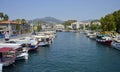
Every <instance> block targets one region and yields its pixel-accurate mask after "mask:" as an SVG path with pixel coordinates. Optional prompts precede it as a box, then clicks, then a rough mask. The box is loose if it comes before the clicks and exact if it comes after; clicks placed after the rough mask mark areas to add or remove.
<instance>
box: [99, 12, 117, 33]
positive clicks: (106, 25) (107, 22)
mask: <svg viewBox="0 0 120 72" xmlns="http://www.w3.org/2000/svg"><path fill="white" fill-rule="evenodd" d="M100 21H101V27H102V29H103V31H115V30H116V25H115V22H114V16H113V15H112V14H108V15H106V16H105V17H104V18H103V17H102V18H101V20H100Z"/></svg>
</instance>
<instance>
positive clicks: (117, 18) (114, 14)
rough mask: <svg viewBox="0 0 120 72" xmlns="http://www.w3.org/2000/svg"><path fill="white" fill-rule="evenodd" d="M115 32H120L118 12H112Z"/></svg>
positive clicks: (119, 13) (119, 14)
mask: <svg viewBox="0 0 120 72" xmlns="http://www.w3.org/2000/svg"><path fill="white" fill-rule="evenodd" d="M113 16H114V22H115V25H116V31H117V32H120V10H118V11H115V12H113Z"/></svg>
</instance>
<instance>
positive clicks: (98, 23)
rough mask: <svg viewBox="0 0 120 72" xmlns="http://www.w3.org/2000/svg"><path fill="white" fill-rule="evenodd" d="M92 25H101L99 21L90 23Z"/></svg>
mask: <svg viewBox="0 0 120 72" xmlns="http://www.w3.org/2000/svg"><path fill="white" fill-rule="evenodd" d="M91 23H92V24H97V25H101V23H100V21H92V22H91Z"/></svg>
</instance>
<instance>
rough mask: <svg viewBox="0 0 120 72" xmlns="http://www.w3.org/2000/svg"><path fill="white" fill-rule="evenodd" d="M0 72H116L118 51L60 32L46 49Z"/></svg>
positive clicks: (119, 68) (119, 64) (118, 70)
mask: <svg viewBox="0 0 120 72" xmlns="http://www.w3.org/2000/svg"><path fill="white" fill-rule="evenodd" d="M3 72H120V51H119V50H116V49H114V48H112V47H110V46H107V45H102V44H99V43H97V42H96V41H94V40H91V39H89V38H87V37H86V36H85V35H84V34H82V33H70V32H60V33H57V38H56V39H55V40H54V42H53V43H52V45H50V46H49V47H40V48H39V49H38V50H37V51H34V52H30V53H29V60H27V61H24V60H20V61H17V62H16V63H15V64H14V65H12V66H9V67H5V68H3Z"/></svg>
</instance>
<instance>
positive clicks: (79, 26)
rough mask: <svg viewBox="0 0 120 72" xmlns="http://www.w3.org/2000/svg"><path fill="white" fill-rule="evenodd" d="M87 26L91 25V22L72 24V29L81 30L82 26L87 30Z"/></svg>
mask: <svg viewBox="0 0 120 72" xmlns="http://www.w3.org/2000/svg"><path fill="white" fill-rule="evenodd" d="M85 25H90V22H74V23H72V24H71V27H72V29H74V30H75V29H80V28H81V26H83V29H85Z"/></svg>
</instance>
